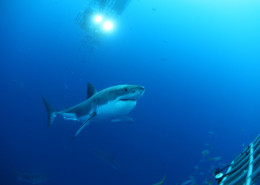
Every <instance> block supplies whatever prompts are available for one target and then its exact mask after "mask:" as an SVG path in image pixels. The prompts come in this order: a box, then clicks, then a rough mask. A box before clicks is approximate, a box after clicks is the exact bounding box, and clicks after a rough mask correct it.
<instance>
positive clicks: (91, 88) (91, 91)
mask: <svg viewBox="0 0 260 185" xmlns="http://www.w3.org/2000/svg"><path fill="white" fill-rule="evenodd" d="M87 91H88V92H87V99H88V98H90V97H91V96H93V95H94V94H95V93H96V92H97V90H96V88H95V87H94V86H93V85H92V84H91V83H88V89H87Z"/></svg>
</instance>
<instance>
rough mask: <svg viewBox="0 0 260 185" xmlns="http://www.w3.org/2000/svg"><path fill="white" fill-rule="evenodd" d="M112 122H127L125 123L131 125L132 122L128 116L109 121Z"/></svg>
mask: <svg viewBox="0 0 260 185" xmlns="http://www.w3.org/2000/svg"><path fill="white" fill-rule="evenodd" d="M111 121H112V122H118V121H122V122H127V123H133V122H134V120H133V118H131V117H128V116H124V117H120V118H116V119H113V120H111Z"/></svg>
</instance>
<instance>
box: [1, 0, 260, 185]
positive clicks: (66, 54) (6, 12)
mask: <svg viewBox="0 0 260 185" xmlns="http://www.w3.org/2000/svg"><path fill="white" fill-rule="evenodd" d="M0 8H1V11H0V20H1V29H0V33H1V34H0V38H1V41H0V47H1V50H0V61H1V68H0V70H1V71H0V75H1V124H0V146H1V150H0V164H1V165H0V170H1V173H0V184H3V185H9V184H10V185H11V184H17V185H26V184H30V183H32V179H33V177H34V175H33V174H34V173H40V174H44V175H39V176H37V177H38V179H41V178H43V182H40V184H43V185H45V184H46V185H53V184H62V185H71V184H77V185H83V184H84V185H86V184H88V185H123V184H124V185H151V184H154V183H157V182H159V181H161V180H162V179H163V177H164V176H166V178H165V182H164V184H165V185H168V184H169V185H170V184H181V183H185V182H187V181H189V180H191V179H192V181H193V182H194V179H195V180H196V184H203V182H206V181H209V182H214V176H213V173H214V170H215V168H217V167H224V166H226V165H228V164H229V163H230V162H231V161H232V160H233V159H234V157H235V156H237V155H238V154H239V153H240V152H241V151H242V150H243V149H244V148H245V147H247V145H248V144H249V143H250V142H251V141H253V140H254V139H255V137H256V136H257V135H258V134H259V129H260V125H259V123H260V115H259V111H260V52H259V50H260V34H259V33H260V24H259V19H260V13H259V12H260V3H259V2H258V1H256V0H247V1H246V0H237V1H234V0H211V1H206V0H193V1H191V0H175V1H174V0H163V1H161V0H132V1H130V2H129V4H128V6H127V7H126V8H125V10H124V11H123V13H122V14H120V15H118V16H117V17H116V25H115V28H114V30H113V32H111V33H109V34H106V33H104V34H106V35H105V36H104V38H103V39H102V41H101V42H100V43H99V44H97V45H95V46H94V49H93V50H91V51H90V49H89V48H88V43H86V38H85V37H84V34H85V32H84V31H83V30H82V29H80V27H79V25H77V23H76V22H75V18H76V16H77V15H78V13H79V12H82V11H84V10H85V9H86V8H87V1H86V0H85V1H83V0H78V1H72V0H63V1H62V0H37V1H35V0H10V1H7V0H2V1H1V2H0ZM88 82H91V83H92V84H93V85H94V86H95V87H96V88H97V89H98V90H102V89H104V88H107V87H109V86H113V85H118V84H138V85H143V86H144V87H145V89H146V91H145V93H144V95H143V97H141V98H140V100H139V101H138V102H137V106H136V107H135V108H134V110H133V111H132V112H131V113H130V116H131V117H132V118H133V119H134V120H135V122H134V123H132V124H129V123H124V122H117V123H111V122H110V121H102V122H93V123H91V124H90V125H89V126H88V128H86V129H84V131H83V132H82V133H81V134H80V135H79V136H78V137H77V138H76V139H75V140H72V139H71V137H72V135H73V134H74V133H75V131H76V130H77V129H78V128H79V127H80V125H81V123H78V122H74V121H67V120H64V119H62V118H56V120H55V121H54V123H53V125H52V126H51V127H49V128H47V113H46V110H45V108H44V105H43V103H42V100H41V96H44V97H45V98H46V99H47V100H48V101H49V102H50V103H51V104H52V105H53V106H54V107H55V108H56V109H57V110H60V109H64V108H65V107H68V106H73V105H75V104H78V103H80V102H82V101H83V100H85V98H86V94H87V88H86V87H87V83H88ZM216 157H218V158H216ZM219 157H221V158H219ZM214 159H216V160H214ZM21 174H23V175H21ZM24 174H28V175H27V176H29V177H28V178H27V180H28V181H29V182H24V181H25V175H24ZM42 176H44V177H45V176H48V178H46V179H45V178H44V177H42ZM19 177H20V179H19ZM21 177H23V179H22V180H21ZM37 177H35V178H37ZM30 179H31V180H30ZM193 182H191V183H193ZM191 183H190V184H191ZM193 184H195V183H193ZM208 184H209V183H208Z"/></svg>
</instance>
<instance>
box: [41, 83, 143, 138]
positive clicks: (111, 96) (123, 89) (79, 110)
mask: <svg viewBox="0 0 260 185" xmlns="http://www.w3.org/2000/svg"><path fill="white" fill-rule="evenodd" d="M144 91H145V88H144V87H143V86H140V85H117V86H112V87H108V88H106V89H103V90H101V91H97V90H96V88H95V87H94V86H93V85H91V84H90V83H89V84H88V88H87V99H86V100H85V101H83V102H81V103H79V104H77V105H75V106H72V107H70V108H67V109H64V110H61V111H56V110H55V109H54V108H53V107H52V106H51V105H50V104H49V103H48V102H47V101H46V99H45V98H44V97H42V100H43V103H44V105H45V107H46V110H47V113H48V126H50V125H51V124H52V123H53V121H54V118H55V117H56V116H59V115H60V116H62V117H63V118H64V119H68V120H75V121H81V122H83V124H82V126H81V127H80V128H79V129H78V130H77V132H76V133H75V134H74V136H73V138H74V137H75V136H77V135H78V134H79V133H80V131H82V129H83V128H84V127H85V126H87V125H88V124H89V122H90V120H93V119H98V120H111V121H133V120H132V118H130V117H127V114H128V113H129V112H130V111H131V110H133V108H134V107H135V105H136V102H137V100H138V99H139V98H140V97H141V96H142V95H143V94H144Z"/></svg>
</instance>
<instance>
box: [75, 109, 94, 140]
mask: <svg viewBox="0 0 260 185" xmlns="http://www.w3.org/2000/svg"><path fill="white" fill-rule="evenodd" d="M96 115H97V113H96V112H95V111H94V112H92V113H91V114H90V115H89V118H88V119H87V121H85V122H84V123H83V125H81V127H80V128H79V129H78V130H77V132H76V133H75V134H74V136H73V137H72V139H74V138H75V137H76V136H77V135H78V134H79V133H80V132H81V131H82V129H83V128H84V127H85V126H87V125H88V122H89V121H90V120H91V119H92V118H93V117H95V116H96Z"/></svg>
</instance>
